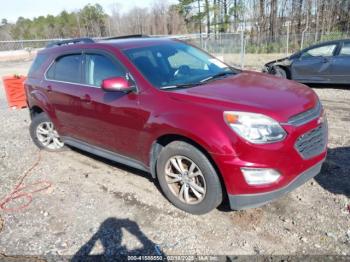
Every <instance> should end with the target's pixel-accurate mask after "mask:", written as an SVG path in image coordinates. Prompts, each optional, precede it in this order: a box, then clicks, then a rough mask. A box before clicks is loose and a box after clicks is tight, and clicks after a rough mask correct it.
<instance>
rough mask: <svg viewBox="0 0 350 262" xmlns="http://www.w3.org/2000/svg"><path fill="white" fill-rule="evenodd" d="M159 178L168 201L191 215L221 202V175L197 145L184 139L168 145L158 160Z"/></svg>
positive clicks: (201, 212) (202, 212) (200, 212)
mask: <svg viewBox="0 0 350 262" xmlns="http://www.w3.org/2000/svg"><path fill="white" fill-rule="evenodd" d="M157 177H158V181H159V184H160V187H161V189H162V191H163V193H164V194H165V196H166V197H167V198H168V200H169V201H170V202H171V203H172V204H174V205H175V206H176V207H178V208H180V209H182V210H184V211H186V212H188V213H192V214H197V215H199V214H205V213H208V212H209V211H211V210H213V209H214V208H216V207H217V206H218V205H219V204H220V203H221V202H222V188H221V183H220V179H219V177H218V174H217V173H216V171H215V169H214V167H213V166H212V164H211V163H210V161H209V160H208V158H207V157H206V156H205V155H204V154H203V153H202V152H201V151H200V150H198V149H197V148H196V147H194V146H192V145H190V144H188V143H185V142H181V141H175V142H172V143H170V144H168V145H167V146H166V147H165V148H164V149H163V150H162V151H161V153H160V155H159V158H158V160H157Z"/></svg>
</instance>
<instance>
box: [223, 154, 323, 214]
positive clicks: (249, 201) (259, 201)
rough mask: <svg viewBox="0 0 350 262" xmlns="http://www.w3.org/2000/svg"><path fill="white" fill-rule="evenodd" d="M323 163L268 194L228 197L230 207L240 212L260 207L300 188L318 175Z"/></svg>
mask: <svg viewBox="0 0 350 262" xmlns="http://www.w3.org/2000/svg"><path fill="white" fill-rule="evenodd" d="M323 162H324V159H323V160H322V161H320V162H318V163H317V164H316V165H314V166H312V167H311V168H309V169H307V170H306V171H304V172H303V173H301V174H300V175H298V176H297V177H296V178H295V179H294V180H293V181H291V182H290V183H289V184H288V185H286V186H284V187H282V188H280V189H277V190H274V191H270V192H264V193H257V194H241V195H231V194H229V195H228V198H229V202H230V207H231V209H234V210H241V209H247V208H253V207H258V206H262V205H264V204H266V203H269V202H271V201H273V200H275V199H276V198H279V197H281V196H282V195H284V194H287V193H289V192H291V191H292V190H294V189H295V188H297V187H299V186H301V185H302V184H304V183H305V182H307V181H308V180H310V179H311V178H313V177H314V176H316V175H317V174H318V173H320V171H321V168H322V164H323Z"/></svg>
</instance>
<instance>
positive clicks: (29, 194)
mask: <svg viewBox="0 0 350 262" xmlns="http://www.w3.org/2000/svg"><path fill="white" fill-rule="evenodd" d="M40 160H41V154H40V151H39V153H38V158H37V160H36V161H35V162H34V164H33V165H32V166H31V167H30V168H29V169H28V170H27V171H26V172H25V173H24V174H23V176H22V177H21V179H20V180H19V182H18V183H17V185H16V186H15V187H14V189H13V190H12V192H11V193H9V194H8V195H7V196H5V197H4V198H3V199H1V200H0V210H3V211H6V212H16V211H21V210H23V209H24V208H26V207H28V206H29V205H30V203H31V202H32V200H33V194H35V193H38V192H41V191H44V190H46V189H48V188H49V187H51V182H49V181H45V180H44V181H38V182H35V183H32V184H28V185H24V180H25V179H26V178H27V177H28V176H29V175H30V174H31V172H32V171H33V169H34V168H35V167H37V166H38V164H39V163H40ZM40 185H42V186H41V187H40ZM31 187H34V188H37V189H35V190H32V191H28V189H30V188H31ZM19 198H25V199H26V202H25V203H24V204H21V205H20V206H17V207H13V208H8V207H6V206H7V205H8V204H9V203H11V202H12V201H14V200H18V199H19Z"/></svg>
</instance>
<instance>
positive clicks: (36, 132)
mask: <svg viewBox="0 0 350 262" xmlns="http://www.w3.org/2000/svg"><path fill="white" fill-rule="evenodd" d="M30 136H31V138H32V140H33V142H34V144H35V145H36V146H37V147H39V148H40V149H44V150H47V151H60V150H62V149H63V148H64V143H63V142H62V140H61V138H60V136H59V135H58V133H57V130H56V128H55V126H54V124H53V123H52V121H51V120H50V118H49V117H48V116H47V115H46V114H45V113H40V114H37V115H35V116H34V117H33V119H32V122H31V124H30Z"/></svg>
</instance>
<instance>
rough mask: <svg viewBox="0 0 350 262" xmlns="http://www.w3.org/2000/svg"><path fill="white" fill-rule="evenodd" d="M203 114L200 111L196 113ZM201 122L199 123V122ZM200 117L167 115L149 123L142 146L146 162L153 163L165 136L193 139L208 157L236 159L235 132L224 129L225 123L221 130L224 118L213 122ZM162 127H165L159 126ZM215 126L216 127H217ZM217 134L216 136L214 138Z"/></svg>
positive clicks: (141, 139)
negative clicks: (155, 150) (156, 148)
mask: <svg viewBox="0 0 350 262" xmlns="http://www.w3.org/2000/svg"><path fill="white" fill-rule="evenodd" d="M195 112H200V111H195ZM196 119H197V120H196ZM209 120H210V119H208V118H203V117H200V116H199V115H198V113H197V114H196V113H188V112H187V113H186V114H185V113H184V112H167V113H164V114H162V115H159V116H153V117H151V118H150V119H149V122H148V124H147V125H146V126H147V129H146V130H145V131H144V132H143V134H142V135H141V136H140V143H141V141H142V143H143V144H144V145H145V147H144V148H143V150H142V151H144V153H143V159H142V160H143V161H144V162H145V163H147V164H148V163H150V152H151V151H152V148H153V145H154V143H155V142H156V141H158V140H159V138H161V137H164V136H169V135H170V136H179V137H183V138H186V139H189V140H191V141H193V142H195V143H196V144H198V145H200V146H201V147H202V148H203V149H204V150H205V151H206V152H207V153H209V154H216V155H231V156H232V155H233V156H234V155H236V152H235V150H234V148H233V144H234V141H235V139H236V138H235V136H234V135H232V136H230V135H229V133H227V132H225V131H226V130H227V131H228V132H231V130H230V129H229V128H228V127H227V129H225V128H224V129H223V128H222V125H225V123H224V122H223V123H222V124H221V126H219V121H223V119H222V116H221V115H220V119H218V120H217V121H213V119H211V121H209ZM158 123H162V124H158ZM213 123H214V124H213ZM213 134H214V135H213Z"/></svg>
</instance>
